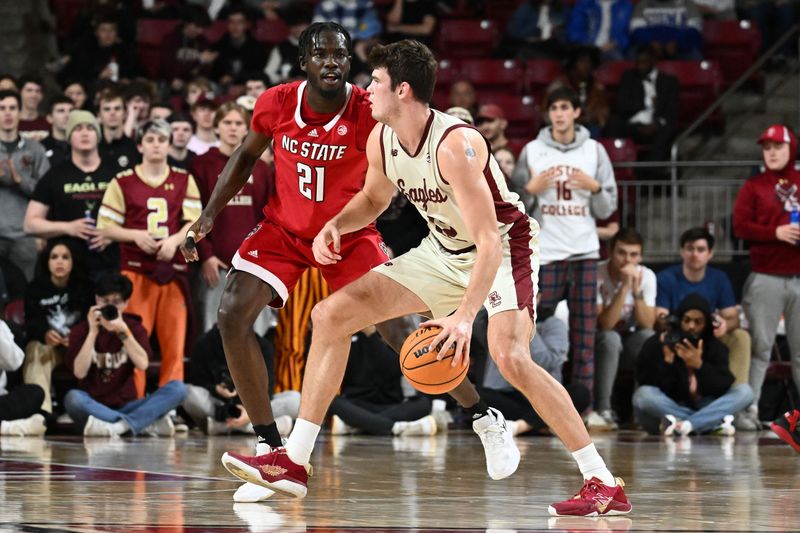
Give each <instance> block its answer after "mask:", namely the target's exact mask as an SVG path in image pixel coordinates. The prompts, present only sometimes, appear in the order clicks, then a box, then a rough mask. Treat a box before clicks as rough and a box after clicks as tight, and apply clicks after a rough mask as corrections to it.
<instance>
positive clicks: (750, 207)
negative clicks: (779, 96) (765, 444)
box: [733, 124, 800, 429]
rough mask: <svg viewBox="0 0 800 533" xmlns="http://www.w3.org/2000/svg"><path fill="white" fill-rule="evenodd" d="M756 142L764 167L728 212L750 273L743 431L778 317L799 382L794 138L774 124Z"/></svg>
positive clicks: (753, 414)
mask: <svg viewBox="0 0 800 533" xmlns="http://www.w3.org/2000/svg"><path fill="white" fill-rule="evenodd" d="M758 142H759V143H760V144H761V148H762V151H763V156H764V165H765V167H766V168H765V170H764V172H762V173H761V174H758V175H757V176H753V177H752V178H750V179H749V180H747V181H746V182H745V184H744V185H743V186H742V189H741V191H739V196H738V197H737V198H736V206H735V207H734V209H733V229H734V231H735V232H736V235H737V236H738V237H739V238H740V239H744V240H746V241H749V243H750V263H751V265H752V269H753V272H752V274H750V277H749V278H748V279H747V283H745V287H744V295H743V298H742V304H743V306H744V312H745V314H746V315H747V319H748V321H749V322H750V335H751V336H752V339H753V348H752V350H753V352H752V355H753V357H752V360H751V362H750V386H751V387H752V388H753V393H754V394H755V398H754V400H753V405H751V406H750V407H749V408H748V410H747V411H746V412H744V413H743V415H744V416H739V417H737V420H736V422H737V427H739V426H740V425H743V426H744V427H743V428H742V429H760V428H761V423H760V420H759V417H758V400H759V397H760V396H761V386H762V385H763V384H764V377H765V376H766V373H767V367H768V366H769V359H770V354H771V352H772V345H773V344H774V342H775V332H776V330H777V328H778V322H780V319H781V315H783V317H784V321H785V323H786V338H787V340H788V342H789V351H790V352H791V354H792V376H793V377H794V382H795V383H796V384H798V383H800V326H799V325H800V246H798V245H800V226H798V224H796V223H795V224H792V222H791V218H790V217H791V216H792V213H795V215H794V216H798V215H797V212H798V210H800V172H798V171H796V170H795V168H794V162H795V158H796V157H797V139H796V138H795V136H794V134H793V133H792V131H791V130H790V129H789V128H787V127H786V126H783V125H780V124H776V125H773V126H770V127H769V128H767V129H766V131H764V133H762V134H761V137H760V138H759V139H758ZM742 419H744V420H742Z"/></svg>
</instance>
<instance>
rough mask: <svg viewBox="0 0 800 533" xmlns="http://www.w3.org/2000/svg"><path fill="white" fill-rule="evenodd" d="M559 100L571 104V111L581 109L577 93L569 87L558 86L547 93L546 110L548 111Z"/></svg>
mask: <svg viewBox="0 0 800 533" xmlns="http://www.w3.org/2000/svg"><path fill="white" fill-rule="evenodd" d="M561 100H566V101H567V102H569V103H570V104H572V108H573V109H580V107H581V101H580V98H578V93H576V92H575V91H573V90H572V89H570V88H569V87H566V86H564V85H560V86H558V87H556V88H555V89H553V90H552V91H550V92H549V93H547V109H550V106H552V105H553V104H555V103H556V102H559V101H561Z"/></svg>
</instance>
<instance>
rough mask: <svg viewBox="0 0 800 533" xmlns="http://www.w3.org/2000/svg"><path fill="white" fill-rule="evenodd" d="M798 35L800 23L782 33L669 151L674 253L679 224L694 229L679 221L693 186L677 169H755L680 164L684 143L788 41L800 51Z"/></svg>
mask: <svg viewBox="0 0 800 533" xmlns="http://www.w3.org/2000/svg"><path fill="white" fill-rule="evenodd" d="M799 32H800V24H796V25H795V26H793V27H792V28H791V29H790V30H789V31H787V32H786V33H785V34H783V35H782V36H781V38H780V39H778V40H777V42H775V44H773V45H772V46H771V47H770V48H769V50H767V51H766V52H764V54H762V55H761V57H759V58H758V60H756V62H755V63H753V64H752V65H751V66H750V68H748V69H747V70H746V71H745V72H744V73H743V74H742V75H741V76H740V77H739V79H737V80H736V81H735V82H734V83H733V84H732V85H731V86H730V87H728V89H727V90H726V91H725V92H724V93H722V95H720V97H719V98H718V99H717V100H716V101H715V102H714V103H713V104H712V105H711V106H710V107H708V109H706V110H705V111H704V112H703V113H702V114H701V115H700V116H699V117H697V118H696V119H695V120H694V122H692V123H691V124H690V125H689V127H687V128H686V129H685V130H684V131H683V132H682V133H681V134H680V135H678V137H677V138H676V139H675V141H674V142H673V143H672V148H671V150H670V161H669V162H668V163H666V165H667V166H668V167H669V169H670V179H669V182H668V186H669V188H670V189H671V191H670V195H669V196H670V197H672V198H675V199H676V201H675V202H672V205H671V206H670V209H671V216H670V226H671V231H670V233H671V235H672V239H673V242H672V248H673V250H674V249H677V244H678V236H679V231H678V225H679V224H680V225H681V226H682V227H691V225H686V221H684V220H682V219H680V217H679V212H680V205H681V204H680V203H679V202H678V201H677V199H678V198H680V197H681V194H679V193H680V191H679V188H681V187H682V188H686V187H689V188H691V187H693V186H694V185H693V184H691V183H684V182H679V181H678V168H679V167H706V166H717V167H719V166H752V163H749V162H745V161H728V162H723V161H692V162H685V163H684V162H679V161H678V155H679V150H680V145H681V143H683V142H684V141H686V139H688V138H689V136H690V135H692V134H693V133H694V132H695V131H696V130H697V129H698V128H699V127H700V126H701V125H702V124H703V123H704V122H705V121H706V120H707V119H708V118H709V117H710V116H711V114H712V113H714V112H715V111H716V110H717V109H719V108H720V107H721V106H722V105H723V104H725V103H726V102H728V101H729V100H730V99H731V97H732V96H733V94H734V93H735V92H736V91H737V90H738V89H739V88H740V87H741V86H742V85H743V84H744V83H745V82H746V81H748V80H749V79H750V78H751V77H752V76H753V74H755V73H756V72H758V71H759V70H760V69H761V68H762V67H763V66H764V65H765V64H766V62H767V61H768V60H769V59H771V58H772V56H774V55H775V53H776V52H777V51H778V50H780V49H781V48H782V47H783V46H784V45H785V44H786V43H787V42H789V40H790V39H792V38H793V37H795V36H798V50H800V34H799ZM797 79H798V82H800V76H798V77H797ZM799 87H800V86H799ZM797 111H798V122H800V88H799V90H798V109H797ZM760 163H761V162H760V161H759V162H756V164H760ZM615 166H617V165H615ZM618 166H620V167H622V166H624V165H622V164H621V165H618ZM631 166H636V167H640V168H646V167H650V168H653V167H655V166H659V167H662V168H663V166H664V164H663V163H655V164H654V163H645V164H639V165H631ZM702 181H703V182H704V183H709V181H708V180H702ZM712 181H713V180H712ZM734 182H735V181H731V180H725V183H734ZM628 183H633V182H628ZM647 183H650V182H647ZM653 183H654V182H653ZM735 183H738V185H737V188H738V186H741V182H735ZM734 198H735V195H734ZM718 251H719V250H718ZM731 252H735V250H731Z"/></svg>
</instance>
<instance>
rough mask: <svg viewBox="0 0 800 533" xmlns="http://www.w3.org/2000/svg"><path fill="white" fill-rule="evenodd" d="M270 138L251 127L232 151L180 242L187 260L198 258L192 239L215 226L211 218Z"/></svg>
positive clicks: (233, 192) (240, 183)
mask: <svg viewBox="0 0 800 533" xmlns="http://www.w3.org/2000/svg"><path fill="white" fill-rule="evenodd" d="M269 140H270V139H269V137H267V136H266V135H264V134H263V133H258V132H256V131H254V130H250V131H249V132H248V133H247V136H246V137H245V138H244V142H242V145H241V146H240V147H239V148H237V149H236V151H234V152H233V154H232V155H231V157H230V159H228V162H227V163H226V164H225V168H223V169H222V172H221V173H220V175H219V179H218V180H217V184H216V186H215V187H214V191H213V192H212V193H211V198H209V200H208V204H206V205H205V206H204V208H203V212H202V213H201V214H200V218H198V219H197V220H196V221H195V222H194V223H193V224H192V225H191V226H190V227H189V231H188V232H187V233H186V238H185V239H184V241H183V244H181V253H182V254H183V257H184V258H186V260H187V261H197V260H198V259H199V258H200V257H199V255H198V253H197V248H196V247H195V242H197V241H199V240H201V239H202V238H203V237H205V236H206V235H208V233H209V232H210V231H211V228H213V227H214V219H215V218H216V216H217V215H218V214H219V212H220V211H222V208H223V207H225V206H226V205H228V202H229V201H230V200H231V198H233V197H234V196H235V195H236V193H238V192H239V191H240V190H242V187H244V184H245V183H247V179H248V178H249V177H250V174H252V172H253V166H255V164H256V161H258V158H259V157H261V154H262V153H263V152H264V150H266V148H267V145H268V144H269Z"/></svg>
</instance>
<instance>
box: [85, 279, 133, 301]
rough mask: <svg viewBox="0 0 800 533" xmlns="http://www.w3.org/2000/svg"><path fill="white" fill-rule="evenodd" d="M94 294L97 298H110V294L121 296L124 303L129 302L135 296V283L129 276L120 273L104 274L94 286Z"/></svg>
mask: <svg viewBox="0 0 800 533" xmlns="http://www.w3.org/2000/svg"><path fill="white" fill-rule="evenodd" d="M94 293H95V294H96V295H97V296H108V295H109V294H115V293H116V294H119V295H120V296H122V299H123V300H124V301H126V302H127V301H128V299H129V298H130V297H131V294H133V283H131V280H129V279H128V277H127V276H124V275H122V274H120V273H119V272H111V273H108V274H104V275H103V276H101V277H100V279H98V280H97V281H96V282H95V284H94Z"/></svg>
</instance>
